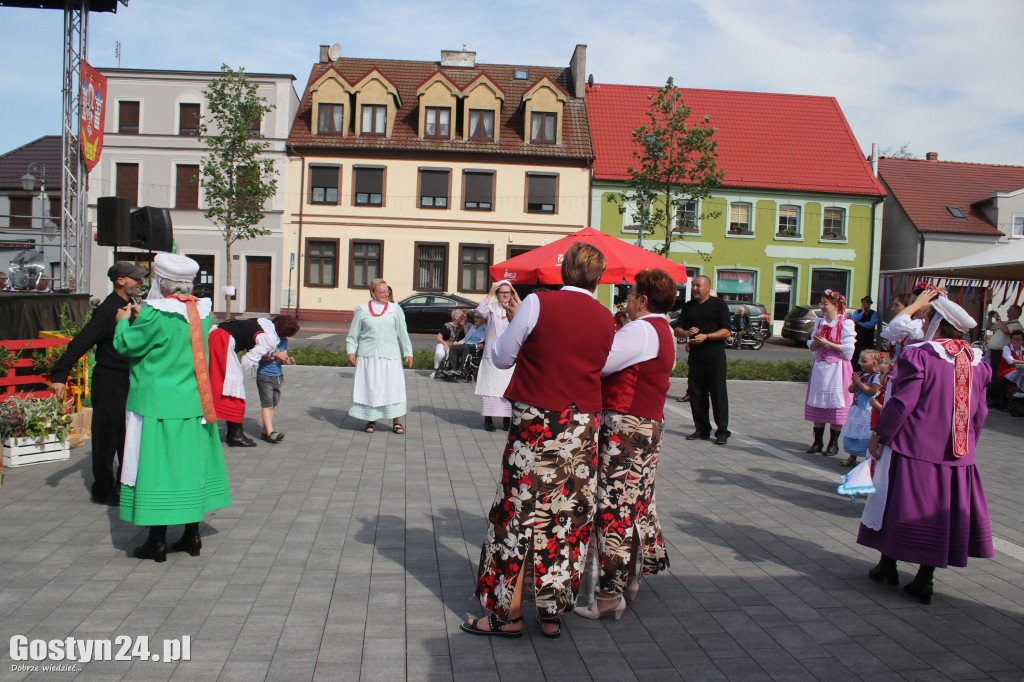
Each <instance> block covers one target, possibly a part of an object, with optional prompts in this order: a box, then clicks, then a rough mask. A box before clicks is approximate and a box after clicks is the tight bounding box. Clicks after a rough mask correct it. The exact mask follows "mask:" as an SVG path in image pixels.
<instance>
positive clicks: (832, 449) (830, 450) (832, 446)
mask: <svg viewBox="0 0 1024 682" xmlns="http://www.w3.org/2000/svg"><path fill="white" fill-rule="evenodd" d="M821 454H822V455H823V456H825V457H831V456H833V455H838V454H839V443H829V446H828V447H827V448H825V451H824V452H822V453H821Z"/></svg>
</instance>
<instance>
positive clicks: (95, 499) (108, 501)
mask: <svg viewBox="0 0 1024 682" xmlns="http://www.w3.org/2000/svg"><path fill="white" fill-rule="evenodd" d="M89 499H90V500H92V503H93V504H105V505H107V506H108V507H119V506H121V496H120V495H118V494H117V493H106V494H104V495H95V494H94V495H93V496H92V497H90V498H89Z"/></svg>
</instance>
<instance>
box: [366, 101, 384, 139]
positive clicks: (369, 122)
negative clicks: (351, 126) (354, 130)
mask: <svg viewBox="0 0 1024 682" xmlns="http://www.w3.org/2000/svg"><path fill="white" fill-rule="evenodd" d="M387 112H388V108H387V107H386V106H384V105H383V104H364V105H363V125H362V127H361V128H360V129H359V130H360V133H362V134H363V135H383V134H384V133H386V132H387V127H386V125H385V123H386V122H387Z"/></svg>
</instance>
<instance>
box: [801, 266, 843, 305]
mask: <svg viewBox="0 0 1024 682" xmlns="http://www.w3.org/2000/svg"><path fill="white" fill-rule="evenodd" d="M826 289H832V290H833V291H838V292H839V293H841V294H842V295H844V296H846V298H847V300H849V298H850V294H849V291H850V273H849V272H848V271H846V270H831V269H828V268H817V269H814V270H811V301H810V303H811V305H812V306H816V305H818V302H819V301H821V294H822V293H823V292H824V291H825V290H826Z"/></svg>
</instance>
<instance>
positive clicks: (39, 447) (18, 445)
mask: <svg viewBox="0 0 1024 682" xmlns="http://www.w3.org/2000/svg"><path fill="white" fill-rule="evenodd" d="M70 433H71V415H70V414H68V413H67V411H66V410H65V408H64V405H63V404H62V403H61V402H60V401H59V400H57V397H56V396H50V397H48V398H38V399H35V398H9V399H7V400H5V401H4V402H2V403H0V440H2V441H3V449H4V454H3V465H4V466H10V467H16V466H24V465H26V464H38V463H39V462H51V461H54V460H60V459H68V457H69V456H70V454H69V452H68V436H69V435H70Z"/></svg>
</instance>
